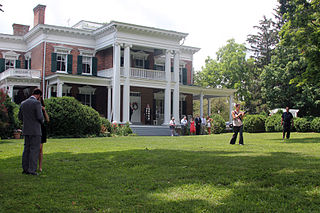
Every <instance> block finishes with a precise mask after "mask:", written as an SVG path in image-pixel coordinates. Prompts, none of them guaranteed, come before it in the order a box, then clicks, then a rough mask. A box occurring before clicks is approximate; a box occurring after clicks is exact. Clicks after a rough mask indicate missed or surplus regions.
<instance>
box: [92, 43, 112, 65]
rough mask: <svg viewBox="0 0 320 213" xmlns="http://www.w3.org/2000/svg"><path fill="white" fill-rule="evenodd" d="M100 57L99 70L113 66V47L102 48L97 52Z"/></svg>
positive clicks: (98, 57)
mask: <svg viewBox="0 0 320 213" xmlns="http://www.w3.org/2000/svg"><path fill="white" fill-rule="evenodd" d="M96 57H97V59H98V71H99V70H105V69H109V68H112V67H113V47H110V48H108V49H105V50H100V51H99V52H97V53H96Z"/></svg>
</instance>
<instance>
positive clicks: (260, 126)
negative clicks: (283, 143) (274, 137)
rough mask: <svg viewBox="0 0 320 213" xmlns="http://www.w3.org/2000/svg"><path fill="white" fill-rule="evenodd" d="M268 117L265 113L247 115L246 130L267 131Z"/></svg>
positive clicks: (244, 120)
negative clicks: (266, 122)
mask: <svg viewBox="0 0 320 213" xmlns="http://www.w3.org/2000/svg"><path fill="white" fill-rule="evenodd" d="M265 121H266V117H265V116H263V115H246V116H245V117H244V119H243V128H244V131H245V132H250V133H256V132H264V131H265Z"/></svg>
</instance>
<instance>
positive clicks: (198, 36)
mask: <svg viewBox="0 0 320 213" xmlns="http://www.w3.org/2000/svg"><path fill="white" fill-rule="evenodd" d="M0 4H2V5H3V6H2V9H3V10H4V13H2V12H0V33H6V34H12V33H13V32H12V24H13V23H16V24H25V25H30V28H32V27H33V8H34V7H35V6H37V5H38V4H43V5H46V6H47V7H46V18H45V23H46V24H50V25H60V26H72V25H74V24H76V23H77V22H78V21H80V20H87V21H94V22H110V21H111V20H115V21H121V22H126V23H132V24H138V25H145V26H149V27H156V28H161V29H167V30H174V31H179V32H183V33H188V34H189V35H188V37H187V39H186V41H185V43H184V44H185V45H188V46H193V47H199V48H201V50H200V51H199V52H198V53H196V54H195V55H194V68H195V70H196V71H198V70H201V67H202V66H204V65H205V59H206V58H207V56H210V57H211V58H215V57H216V52H217V51H218V49H219V48H220V47H222V46H224V45H225V44H226V41H227V40H229V39H231V38H234V39H235V40H236V42H237V43H245V41H246V38H247V35H248V34H250V33H254V32H255V31H254V29H253V26H255V25H258V23H259V20H261V19H262V17H263V15H266V16H267V17H268V18H271V17H273V15H272V14H273V9H274V8H276V5H277V0H160V1H154V0H90V1H80V0H77V1H76V0H0Z"/></svg>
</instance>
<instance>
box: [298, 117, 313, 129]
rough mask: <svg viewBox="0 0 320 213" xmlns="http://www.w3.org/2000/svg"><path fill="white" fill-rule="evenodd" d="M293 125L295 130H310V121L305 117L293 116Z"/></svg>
mask: <svg viewBox="0 0 320 213" xmlns="http://www.w3.org/2000/svg"><path fill="white" fill-rule="evenodd" d="M294 126H295V129H296V131H297V132H310V131H311V122H310V120H308V119H307V118H295V119H294Z"/></svg>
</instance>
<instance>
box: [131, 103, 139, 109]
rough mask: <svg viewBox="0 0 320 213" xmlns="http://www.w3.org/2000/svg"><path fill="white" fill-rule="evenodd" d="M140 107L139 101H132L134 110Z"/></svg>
mask: <svg viewBox="0 0 320 213" xmlns="http://www.w3.org/2000/svg"><path fill="white" fill-rule="evenodd" d="M138 108H139V107H138V103H137V102H133V103H132V109H133V110H137V109H138Z"/></svg>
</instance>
